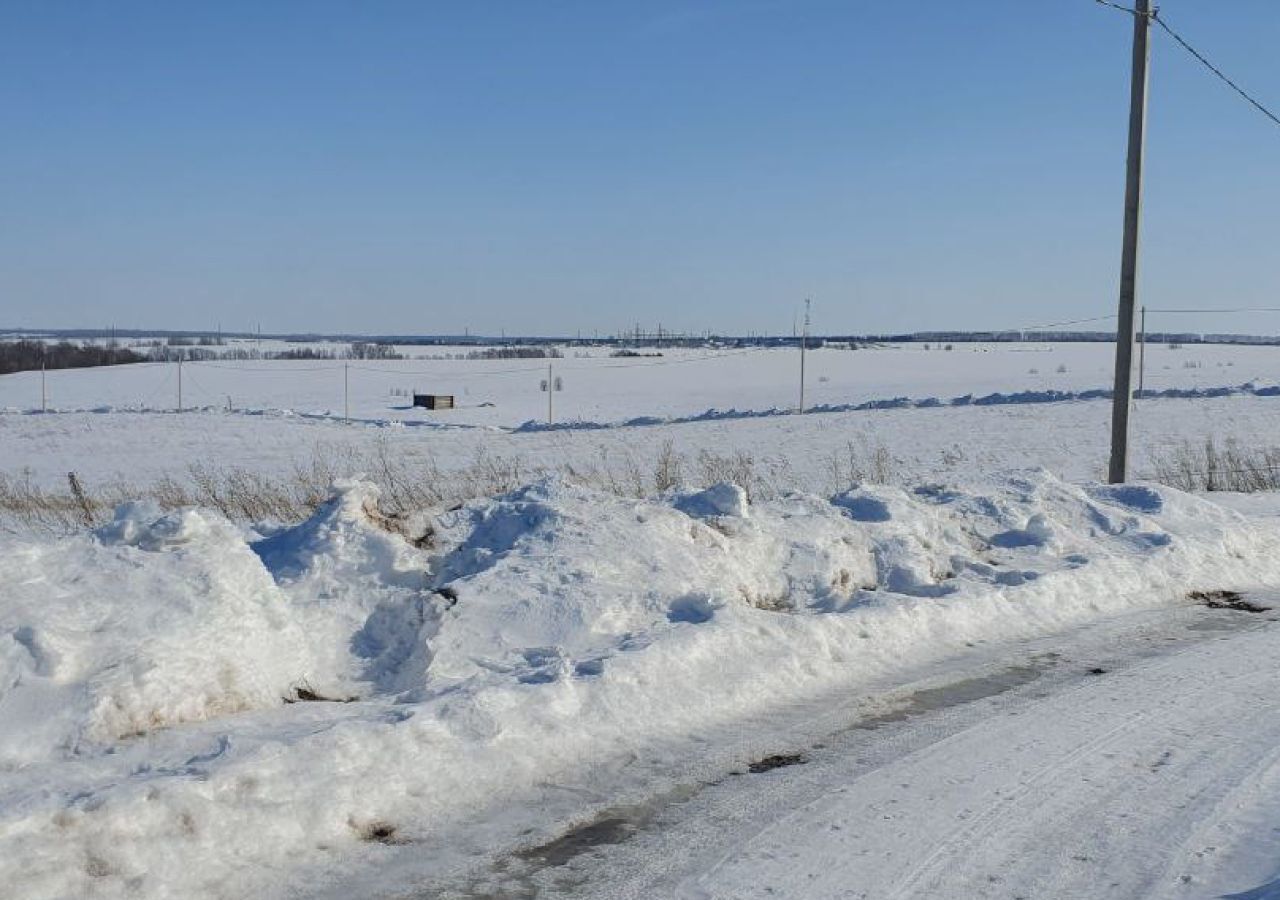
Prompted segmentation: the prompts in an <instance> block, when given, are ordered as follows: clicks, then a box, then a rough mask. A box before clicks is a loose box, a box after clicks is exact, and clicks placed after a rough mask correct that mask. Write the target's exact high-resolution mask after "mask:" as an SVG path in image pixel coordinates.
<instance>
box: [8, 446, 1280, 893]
mask: <svg viewBox="0 0 1280 900" xmlns="http://www.w3.org/2000/svg"><path fill="white" fill-rule="evenodd" d="M376 504H377V494H376V489H374V488H373V487H372V486H370V485H367V484H362V483H348V484H343V485H340V486H339V490H338V491H337V493H336V495H335V497H334V499H333V500H332V501H330V502H329V503H328V504H327V505H326V506H325V507H324V508H323V509H321V510H320V511H319V512H318V513H317V514H316V515H315V516H314V517H313V518H312V519H311V520H309V521H307V522H305V523H302V524H301V525H298V526H296V527H292V528H285V529H279V530H275V531H273V532H271V533H269V534H266V535H263V534H260V533H256V532H249V531H244V530H242V529H238V528H236V527H235V526H233V525H231V524H230V523H228V522H226V521H225V520H222V519H221V518H220V517H218V516H217V515H216V514H214V513H211V512H207V511H197V510H192V511H185V512H182V513H176V514H169V515H161V514H159V512H158V511H156V510H154V509H149V508H147V507H145V506H136V505H135V506H128V507H124V508H122V509H121V510H120V511H119V512H118V514H117V517H116V519H115V521H114V522H113V523H112V524H110V525H109V526H107V527H105V528H103V529H100V530H99V531H98V532H96V533H92V534H85V535H82V536H79V537H75V538H69V539H63V540H57V541H22V540H16V539H10V540H8V541H7V542H6V543H3V544H0V878H2V879H3V880H4V882H5V883H6V884H9V885H11V886H13V887H14V889H15V891H16V892H17V893H18V894H19V895H21V896H24V897H32V898H40V897H50V898H52V897H72V896H85V895H89V894H92V895H94V896H103V897H126V896H128V897H137V896H142V897H148V896H154V897H160V896H184V897H199V896H210V897H223V896H226V897H230V896H249V895H252V896H277V895H282V894H284V893H286V886H287V890H288V891H289V892H299V891H300V892H302V893H308V892H309V891H315V890H318V889H319V886H320V885H322V884H325V883H326V882H327V880H328V879H329V878H330V877H333V876H334V874H335V873H338V872H345V873H348V874H350V873H353V872H354V873H361V872H363V873H365V874H366V876H368V875H369V873H370V872H371V871H372V868H371V867H372V866H373V865H374V864H377V865H378V867H379V871H380V872H381V873H382V874H381V876H380V877H384V878H391V879H392V880H394V879H395V878H402V879H404V878H408V877H410V874H411V872H412V871H417V872H418V873H419V874H421V872H422V871H424V870H423V869H422V867H424V866H436V867H448V866H453V865H457V866H461V865H464V864H465V863H466V862H467V861H468V860H470V861H471V862H474V860H475V857H474V856H468V854H475V853H479V852H482V851H485V850H492V849H493V848H495V847H498V846H501V845H504V844H506V845H510V844H511V843H514V842H516V841H518V840H520V839H522V838H521V835H525V838H524V839H527V835H528V834H529V833H534V834H536V833H537V832H538V829H539V828H545V827H546V826H547V822H546V816H547V815H549V814H550V812H551V811H554V812H555V813H556V814H557V815H575V814H577V815H581V814H583V813H584V811H589V810H590V809H591V808H592V807H593V806H598V805H600V804H602V803H604V802H606V801H607V800H608V799H610V798H612V799H614V800H616V798H618V797H620V796H626V795H628V793H629V792H630V793H636V794H639V793H643V792H644V791H647V790H652V789H653V786H654V785H655V784H656V783H660V782H663V781H664V780H665V781H667V782H674V781H678V780H679V779H680V778H682V777H686V778H687V777H689V774H690V772H691V771H693V770H695V769H698V768H699V767H701V768H702V769H703V770H706V771H713V770H716V768H717V767H723V766H727V765H730V764H732V763H734V762H735V761H740V760H741V757H742V756H743V754H748V753H751V752H754V750H755V749H758V747H761V746H767V745H768V743H769V741H770V740H771V739H773V737H774V736H775V735H776V733H777V730H778V729H779V728H783V727H785V721H786V720H785V716H781V715H780V713H781V712H782V711H784V710H786V709H788V708H794V707H795V706H796V705H798V704H802V703H805V702H808V701H812V700H814V699H816V698H820V697H822V696H825V695H828V694H830V693H831V692H834V691H840V692H844V693H846V694H847V693H848V692H850V691H856V690H857V688H858V686H859V685H860V684H866V683H868V682H869V681H871V680H872V679H876V678H882V677H885V676H891V675H892V674H893V673H894V672H895V671H901V670H902V669H903V667H905V666H907V665H911V664H915V663H920V662H924V661H927V660H930V659H934V658H938V657H940V656H942V655H944V654H946V653H948V652H950V651H953V650H955V649H957V648H960V647H963V646H964V645H966V644H967V643H971V642H977V641H999V640H1004V639H1011V638H1017V637H1024V636H1030V635H1033V634H1037V633H1043V632H1046V631H1050V630H1053V629H1058V628H1062V627H1064V626H1067V625H1069V624H1071V623H1073V622H1079V621H1083V620H1087V619H1089V618H1094V617H1099V616H1103V615H1107V614H1111V613H1116V612H1119V611H1122V610H1126V609H1134V608H1140V607H1150V606H1156V605H1160V604H1170V603H1178V602H1184V600H1185V597H1186V594H1187V592H1188V591H1189V590H1192V589H1214V588H1223V587H1235V588H1241V587H1249V586H1251V585H1254V584H1258V583H1262V582H1268V581H1271V582H1274V580H1275V579H1276V578H1277V577H1278V576H1280V552H1277V551H1280V531H1277V529H1276V527H1275V525H1274V523H1271V524H1267V523H1264V522H1257V521H1254V520H1251V519H1248V518H1245V517H1243V516H1241V515H1240V514H1237V513H1235V512H1231V511H1229V510H1226V509H1223V508H1221V507H1218V506H1216V505H1214V504H1212V503H1209V502H1207V501H1205V500H1202V499H1198V498H1196V497H1192V496H1189V495H1186V494H1181V493H1179V492H1176V491H1172V490H1168V489H1163V488H1156V487H1147V486H1126V487H1104V486H1085V487H1079V486H1073V485H1069V484H1066V483H1063V482H1061V481H1058V480H1056V479H1054V478H1053V477H1051V476H1049V475H1048V474H1046V473H1043V472H1038V471H1037V472H1028V473H1019V474H1015V475H1012V476H1009V477H1006V478H1003V479H1000V480H996V481H992V482H988V483H983V484H972V485H934V486H922V487H919V488H916V489H913V490H903V489H898V488H880V487H865V488H861V489H858V490H855V491H851V492H849V493H846V494H842V495H840V496H837V497H835V498H831V499H824V498H819V497H813V496H804V495H795V496H790V497H786V498H783V499H780V500H777V501H770V502H768V503H756V504H753V503H750V502H749V501H748V498H747V496H746V495H745V493H744V492H743V491H742V490H741V489H740V488H737V487H735V486H732V485H718V486H716V487H713V488H711V489H709V490H707V491H702V492H697V493H676V494H672V495H670V496H668V497H665V498H663V499H660V500H628V499H621V498H618V497H614V496H611V495H606V494H602V493H599V492H595V491H591V490H588V489H585V488H580V487H575V486H573V485H569V484H566V483H563V482H561V481H556V480H550V481H545V482H541V483H538V484H534V485H530V486H528V487H525V488H523V489H521V490H518V491H516V492H514V493H512V494H509V495H507V496H503V497H500V498H496V499H492V500H483V501H476V502H473V503H470V504H467V505H465V506H463V507H461V508H459V509H455V510H452V511H448V512H442V513H439V514H437V515H436V516H435V517H434V518H431V519H427V518H422V519H420V520H418V521H412V522H392V521H389V520H387V519H385V518H384V517H382V516H381V515H380V514H379V513H378V512H377V505H376ZM304 700H305V701H317V700H330V701H335V702H299V701H304ZM336 701H344V702H336ZM770 723H773V724H770ZM748 726H750V727H749V731H748V730H744V729H747V727H748ZM771 728H772V729H773V731H771V730H770V729H771ZM748 734H749V737H747V736H744V735H748ZM405 845H412V852H410V851H408V850H405V849H403V848H404V846H405ZM424 847H427V848H429V852H427V851H424V850H423V848H424ZM410 859H412V860H413V862H412V864H410V863H409V862H407V861H406V860H410ZM398 866H399V867H401V868H397V867H398ZM414 866H417V867H418V868H417V869H413V867H414ZM397 872H398V873H399V874H398V875H397V874H395V873H397ZM388 873H391V874H388ZM369 877H372V876H369Z"/></svg>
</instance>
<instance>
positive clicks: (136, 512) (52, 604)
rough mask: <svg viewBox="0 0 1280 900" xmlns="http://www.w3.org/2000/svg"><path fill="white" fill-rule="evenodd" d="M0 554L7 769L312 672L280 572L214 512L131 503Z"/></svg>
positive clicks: (271, 691) (256, 695)
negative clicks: (95, 528) (90, 524)
mask: <svg viewBox="0 0 1280 900" xmlns="http://www.w3.org/2000/svg"><path fill="white" fill-rule="evenodd" d="M0 565H2V566H3V568H2V569H0V573H2V577H3V584H4V588H3V595H2V598H0V723H3V727H0V767H12V766H16V765H21V764H22V763H24V762H27V761H30V760H35V759H40V758H43V757H45V756H46V755H47V754H49V753H50V752H51V751H53V750H54V748H58V750H59V752H67V753H74V752H76V751H77V750H79V749H81V744H82V743H83V742H85V741H92V742H99V743H107V742H111V741H113V740H116V739H118V738H122V737H126V736H128V735H131V734H139V733H143V732H147V731H151V730H153V729H155V728H157V727H162V726H167V725H175V724H178V723H181V722H190V721H195V720H199V719H206V718H210V717H212V716H217V715H225V714H229V713H234V712H238V711H241V710H246V709H255V708H261V707H263V706H268V705H275V704H278V703H279V702H280V697H281V696H283V695H284V694H285V693H286V692H287V691H288V690H289V686H290V684H291V683H292V681H293V680H294V679H296V678H297V677H298V676H299V674H300V673H303V672H305V671H307V668H308V664H307V662H306V657H305V653H304V652H303V651H302V650H301V645H302V643H303V642H302V640H301V635H300V633H299V632H298V628H297V624H296V622H295V621H294V618H293V617H292V616H291V615H290V613H289V610H288V609H287V607H286V605H285V603H284V599H283V598H282V597H281V595H280V593H279V591H278V590H277V589H276V586H275V583H274V582H273V581H272V579H271V576H270V574H269V573H268V572H267V571H266V570H265V569H264V568H263V567H262V565H261V563H260V562H259V561H258V558H257V557H256V556H255V555H254V553H253V552H252V551H251V550H250V549H249V547H248V545H247V544H246V543H245V541H244V538H243V537H242V536H241V535H240V534H239V532H238V531H237V530H236V529H235V528H234V527H232V526H231V525H230V524H229V523H227V522H226V521H225V520H223V519H221V518H219V517H217V516H215V515H213V514H207V513H203V512H199V511H194V510H191V511H186V512H181V513H173V514H170V515H161V514H160V513H159V511H158V510H157V509H156V508H155V507H152V506H147V505H142V504H134V505H129V506H124V507H121V508H120V510H119V511H118V512H117V515H116V518H115V520H114V521H113V522H112V523H110V524H109V525H107V526H106V527H104V528H102V529H101V530H100V531H99V532H98V533H97V534H96V535H86V536H84V537H80V538H75V539H70V540H63V541H57V542H50V543H33V544H25V545H22V544H19V545H16V546H14V545H10V546H9V547H7V548H6V549H5V552H4V556H3V561H2V563H0Z"/></svg>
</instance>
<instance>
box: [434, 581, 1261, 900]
mask: <svg viewBox="0 0 1280 900" xmlns="http://www.w3.org/2000/svg"><path fill="white" fill-rule="evenodd" d="M1269 602H1272V603H1274V602H1275V601H1274V600H1272V601H1269ZM1161 615H1162V616H1163V621H1160V619H1159V617H1153V616H1150V615H1142V616H1138V617H1136V618H1132V619H1130V620H1129V621H1128V622H1127V623H1125V624H1123V625H1121V626H1119V627H1118V628H1117V626H1116V624H1115V623H1112V624H1110V625H1103V626H1100V627H1095V628H1091V629H1085V630H1083V631H1080V632H1077V633H1075V634H1073V635H1068V636H1061V635H1060V636H1058V637H1056V638H1053V639H1045V640H1042V641H1035V642H1029V643H1028V644H1026V645H1025V646H1024V648H1023V649H1022V652H1021V653H1020V654H1019V656H1018V657H1017V658H1016V659H1013V660H1008V664H1007V665H1005V666H1003V667H1001V668H996V669H990V668H989V667H988V668H986V669H985V670H983V671H982V672H981V674H977V675H969V676H966V677H963V678H959V679H955V678H951V679H947V678H943V679H942V680H941V681H939V680H938V679H937V678H935V679H934V680H933V681H930V682H928V683H929V684H933V685H935V686H933V687H928V688H924V689H917V690H914V691H913V692H911V693H909V694H906V695H905V696H904V697H903V698H902V699H903V702H902V704H901V707H900V711H899V712H898V713H896V714H890V715H888V716H882V717H880V718H879V719H877V720H873V721H870V722H867V721H863V722H862V723H861V724H860V725H858V726H855V727H853V728H850V729H847V730H844V731H842V732H840V733H839V734H837V735H836V736H835V737H833V738H831V739H828V740H826V741H825V742H823V743H820V744H819V745H817V746H814V747H810V748H807V749H806V750H805V751H804V757H805V764H803V765H793V766H788V767H783V768H777V769H774V770H772V771H769V772H765V773H761V774H742V775H741V776H740V777H727V778H725V779H723V780H721V781H720V782H717V783H715V784H713V785H710V786H708V787H707V788H705V789H703V790H701V791H698V792H697V793H696V794H694V796H692V797H691V798H690V799H684V800H680V801H678V802H675V803H670V804H668V806H667V807H666V808H665V809H663V810H660V811H658V812H656V813H654V814H649V813H646V812H644V811H635V810H632V811H630V812H627V811H623V812H621V813H620V815H619V817H617V818H612V819H610V818H606V819H603V820H600V821H597V823H595V824H594V825H592V826H589V827H587V828H583V829H580V830H579V831H578V832H577V833H576V834H573V835H569V836H567V837H566V838H563V839H561V841H559V842H556V843H555V844H552V845H548V846H545V847H543V848H539V849H535V850H533V851H528V852H526V853H524V854H521V855H520V856H519V857H518V858H514V859H513V860H511V861H510V863H509V864H508V865H507V866H506V867H502V868H501V869H500V872H499V873H495V875H496V876H497V877H496V878H495V879H494V880H493V881H490V882H489V883H488V884H487V885H481V884H480V883H473V884H472V885H471V887H470V888H469V889H468V890H466V891H464V892H462V893H453V892H450V891H447V890H446V891H444V892H443V893H437V892H435V891H431V892H429V893H425V894H417V895H415V896H469V897H561V896H564V897H569V896H572V897H593V898H594V897H600V898H605V897H608V898H638V897H659V896H663V897H682V898H708V900H709V898H756V897H769V898H777V897H792V898H806V900H819V898H835V897H841V898H852V897H866V898H906V897H998V898H1017V897H1024V898H1077V897H1078V898H1086V897H1088V898H1101V897H1116V898H1120V897H1123V898H1133V897H1168V898H1175V897H1211V896H1224V895H1231V896H1244V897H1250V898H1264V897H1277V896H1280V882H1275V883H1272V880H1273V879H1274V878H1275V877H1276V872H1277V868H1278V867H1280V837H1278V834H1280V828H1278V826H1280V795H1278V794H1277V787H1280V667H1278V666H1277V665H1276V663H1277V661H1278V659H1280V626H1278V625H1276V624H1273V623H1274V621H1275V618H1274V614H1268V615H1254V614H1250V613H1245V612H1231V611H1206V610H1185V611H1183V612H1182V613H1180V614H1179V616H1177V617H1175V618H1174V619H1173V620H1170V618H1169V613H1167V612H1166V613H1163V614H1161ZM969 665H970V666H972V665H973V661H970V662H969ZM1099 670H1102V671H1099ZM961 671H962V670H961Z"/></svg>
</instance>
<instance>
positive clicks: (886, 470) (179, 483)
mask: <svg viewBox="0 0 1280 900" xmlns="http://www.w3.org/2000/svg"><path fill="white" fill-rule="evenodd" d="M823 469H824V473H825V474H824V475H823V476H822V477H821V478H820V479H819V480H820V482H821V483H820V484H812V483H807V482H806V481H805V480H804V479H802V478H801V477H799V476H798V475H797V474H796V473H795V472H794V471H793V470H792V468H791V464H790V463H789V462H788V461H787V460H786V459H785V458H782V457H776V458H769V459H765V460H760V459H757V458H755V457H754V456H752V455H751V454H749V453H746V452H742V451H735V452H732V453H726V454H720V453H714V452H712V451H710V450H705V449H703V450H699V451H697V452H696V453H692V454H686V453H682V452H680V451H679V450H677V449H676V447H675V446H674V444H673V443H672V442H671V441H667V442H665V443H663V444H662V445H661V447H660V448H659V449H658V452H657V453H656V455H655V456H653V457H652V458H643V457H637V456H636V455H635V454H634V453H632V452H631V451H630V450H627V449H624V450H622V451H617V450H613V451H610V450H608V449H604V448H602V449H601V450H600V452H599V456H598V457H597V458H596V459H594V460H588V461H587V462H585V463H584V462H577V463H571V462H564V463H562V464H560V465H558V466H555V467H548V466H544V465H531V464H529V463H528V462H527V461H525V460H523V459H522V458H521V457H520V456H518V455H513V456H502V455H497V454H494V453H490V452H487V451H484V450H481V451H480V452H478V453H477V454H476V455H475V456H474V457H473V458H472V459H471V460H470V462H468V463H467V464H466V465H463V466H459V467H453V468H449V469H443V468H441V467H440V466H439V465H438V464H437V463H436V461H435V460H434V459H433V458H431V457H426V458H422V457H405V456H403V455H402V454H401V453H399V452H398V450H397V448H396V447H395V446H394V445H393V444H392V443H391V442H389V441H388V440H387V439H385V438H379V439H377V440H375V441H374V442H373V443H372V444H371V445H370V446H369V447H368V448H367V449H366V450H364V451H362V452H358V451H355V450H353V449H351V448H349V447H342V448H338V447H333V446H329V445H323V444H318V445H316V446H315V447H314V448H313V449H312V452H311V455H310V457H309V458H308V459H306V460H305V461H299V462H297V463H296V464H295V465H294V466H293V468H292V470H291V471H289V472H287V473H284V474H275V475H270V474H265V473H263V472H260V471H254V470H251V469H247V468H244V467H241V466H235V465H221V464H217V463H214V462H200V463H196V464H193V465H191V466H188V467H187V469H186V470H185V471H183V472H181V473H174V474H168V475H165V476H163V477H160V478H158V479H156V480H154V481H152V482H149V483H130V482H128V481H122V480H117V481H109V482H102V483H90V482H88V481H86V480H84V479H83V478H80V477H78V476H76V475H75V473H70V474H69V475H68V477H67V482H66V485H65V487H63V488H51V487H47V486H42V485H41V484H39V483H37V482H36V481H35V479H34V478H33V476H32V474H31V472H30V471H27V470H22V471H19V472H17V473H14V474H7V473H3V472H0V530H6V531H11V532H12V531H36V532H45V533H55V534H56V533H69V532H72V531H75V530H78V529H81V528H84V527H86V526H94V525H99V524H102V523H103V522H105V521H107V520H108V519H109V518H110V516H111V512H112V510H113V509H114V508H115V507H116V506H117V505H119V504H120V503H123V502H125V501H128V500H151V501H154V502H155V503H156V504H157V505H159V506H160V508H161V509H165V510H169V509H179V508H183V507H192V506H198V507H208V508H211V509H215V510H217V511H218V512H220V513H222V514H223V515H224V516H226V517H227V518H229V519H231V520H233V521H238V522H262V521H277V522H296V521H299V520H301V519H303V518H306V517H307V516H308V515H309V514H310V513H311V512H313V511H314V510H315V509H316V508H317V507H318V506H319V505H320V504H321V503H323V502H324V501H325V499H326V498H327V497H328V496H329V495H330V492H331V487H332V485H333V482H334V481H335V480H336V479H339V478H344V477H351V476H355V475H359V476H362V477H364V478H367V479H369V480H371V481H373V482H374V483H376V484H377V485H378V487H379V488H381V490H382V500H381V504H380V505H381V509H382V511H383V512H384V513H385V514H386V515H388V516H391V517H396V516H407V515H409V514H411V513H413V512H417V511H422V510H431V509H440V508H443V507H448V506H453V505H456V504H458V503H462V502H465V501H466V500H469V499H473V498H477V497H492V496H497V495H499V494H503V493H506V492H509V491H512V490H515V489H516V488H518V487H520V486H521V485H524V484H528V483H529V482H531V481H534V480H536V479H538V478H541V477H544V476H547V475H552V474H555V475H559V476H560V477H562V478H564V479H565V480H567V481H569V482H571V483H575V484H582V485H587V486H590V487H593V488H596V489H599V490H603V491H607V492H609V493H612V494H615V495H617V496H622V497H652V496H658V495H661V494H664V493H667V492H669V491H672V490H676V489H681V488H683V489H698V488H702V487H706V486H708V485H711V484H716V483H718V482H725V481H728V482H732V483H734V484H737V485H740V486H741V487H742V488H743V489H744V490H745V491H746V492H747V496H748V499H750V500H753V501H754V500H768V499H771V498H774V497H777V496H779V495H781V494H784V493H787V492H790V491H796V490H816V491H826V492H831V493H836V492H839V491H842V490H845V489H847V488H849V487H850V486H852V485H855V484H859V483H889V482H892V481H894V480H895V478H896V475H897V464H896V462H895V460H894V459H893V458H892V457H891V456H890V454H889V452H888V450H886V449H885V448H884V447H883V446H878V445H873V444H871V443H870V442H868V441H866V440H865V439H863V440H862V441H859V442H854V441H850V442H849V444H848V446H847V447H846V448H844V449H843V450H842V451H841V452H840V453H838V454H832V456H831V458H830V459H828V460H826V462H825V465H824V466H823Z"/></svg>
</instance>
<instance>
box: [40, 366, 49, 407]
mask: <svg viewBox="0 0 1280 900" xmlns="http://www.w3.org/2000/svg"><path fill="white" fill-rule="evenodd" d="M44 364H45V361H44V360H43V359H42V360H40V412H48V411H49V392H48V390H47V389H46V388H45V382H44V368H45V365H44Z"/></svg>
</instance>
